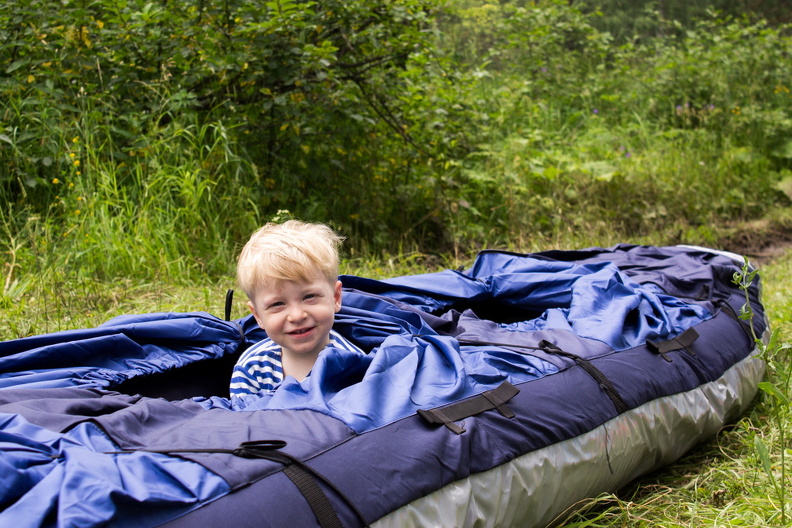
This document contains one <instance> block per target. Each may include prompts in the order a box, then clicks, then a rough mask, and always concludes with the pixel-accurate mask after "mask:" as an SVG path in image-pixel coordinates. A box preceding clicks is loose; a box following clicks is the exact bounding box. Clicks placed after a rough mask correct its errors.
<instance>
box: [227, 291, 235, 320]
mask: <svg viewBox="0 0 792 528" xmlns="http://www.w3.org/2000/svg"><path fill="white" fill-rule="evenodd" d="M233 304H234V290H228V291H226V297H225V320H226V321H230V320H231V307H232V306H233Z"/></svg>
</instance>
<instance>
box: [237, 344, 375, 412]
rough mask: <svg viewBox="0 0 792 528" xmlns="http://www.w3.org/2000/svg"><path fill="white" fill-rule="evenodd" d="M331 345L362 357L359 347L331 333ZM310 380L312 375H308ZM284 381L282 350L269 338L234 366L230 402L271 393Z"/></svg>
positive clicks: (242, 356)
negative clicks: (247, 396)
mask: <svg viewBox="0 0 792 528" xmlns="http://www.w3.org/2000/svg"><path fill="white" fill-rule="evenodd" d="M330 344H331V345H333V346H335V347H336V348H341V349H344V350H349V351H350V352H356V353H358V354H363V351H362V350H360V349H359V348H358V347H356V346H355V345H353V344H352V343H350V342H349V341H347V340H346V339H344V338H343V337H342V336H341V334H339V333H338V332H336V331H335V330H330ZM309 376H310V373H309ZM282 381H283V364H282V363H281V346H280V345H279V344H277V343H275V341H273V340H272V339H270V338H269V337H267V338H265V339H263V340H261V341H259V342H258V343H256V344H255V345H253V346H252V347H250V348H248V349H247V350H245V352H243V353H242V355H241V356H240V357H239V359H238V360H237V363H236V365H235V366H234V372H233V374H232V375H231V387H230V393H231V398H232V399H233V398H235V397H240V396H246V395H251V394H258V393H260V392H262V391H263V392H272V391H274V390H275V389H276V388H278V385H280V384H281V382H282Z"/></svg>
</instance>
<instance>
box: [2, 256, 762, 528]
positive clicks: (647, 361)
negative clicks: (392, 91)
mask: <svg viewBox="0 0 792 528" xmlns="http://www.w3.org/2000/svg"><path fill="white" fill-rule="evenodd" d="M742 266H743V259H742V257H739V256H737V255H733V254H729V253H724V252H718V251H713V250H708V249H704V248H695V247H686V246H672V247H651V246H632V245H619V246H615V247H612V248H591V249H586V250H577V251H549V252H542V253H534V254H515V253H509V252H501V251H484V252H482V253H481V254H479V255H478V257H477V258H476V260H475V261H474V263H473V264H472V266H471V267H470V268H468V269H464V270H446V271H441V272H436V273H427V274H423V275H413V276H403V277H397V278H393V279H388V280H373V279H367V278H362V277H354V276H343V277H342V278H341V280H342V282H343V284H344V294H343V308H342V310H341V312H340V313H339V314H337V317H336V322H335V330H336V331H338V332H339V333H341V334H342V335H344V336H345V337H346V338H347V339H349V340H351V341H352V342H354V343H355V344H357V345H358V346H359V347H360V348H361V349H363V350H364V351H365V352H366V355H360V354H352V353H348V352H346V351H344V350H338V349H334V348H328V349H326V350H325V351H323V352H322V354H321V355H320V357H319V360H318V361H317V363H316V365H315V366H314V369H313V370H312V372H311V375H310V376H308V377H307V378H306V379H305V380H303V381H302V382H298V381H297V380H295V379H293V378H290V377H287V378H286V379H285V380H284V382H283V384H282V385H281V386H280V387H279V388H278V390H277V391H275V392H274V393H272V394H262V395H258V396H256V397H253V398H250V399H248V400H246V401H244V402H242V403H240V404H236V403H235V404H232V402H231V400H229V398H228V383H229V379H230V373H231V369H232V367H233V364H234V362H235V360H236V358H237V357H238V356H239V354H240V353H241V352H242V351H243V350H244V349H245V348H247V347H248V346H250V345H251V344H253V343H255V342H257V341H258V340H260V339H262V338H263V337H264V336H263V334H262V331H261V330H260V329H258V328H257V327H256V325H255V321H254V320H252V319H251V318H250V317H246V318H242V319H237V320H228V319H229V315H228V313H229V312H228V310H227V311H226V317H225V319H223V318H219V317H215V316H213V315H210V314H207V313H152V314H141V315H125V316H121V317H117V318H114V319H112V320H110V321H108V322H106V323H105V324H102V325H100V326H98V327H96V328H90V329H81V330H71V331H65V332H58V333H52V334H45V335H37V336H32V337H27V338H22V339H17V340H11V341H6V342H2V343H0V526H10V527H14V528H24V527H33V526H53V527H61V526H64V527H65V526H79V527H81V528H85V527H91V526H110V527H127V526H128V527H135V528H140V527H155V526H166V527H195V526H201V527H213V526H223V527H225V526H233V527H236V528H239V527H247V526H250V527H253V526H255V527H264V526H271V527H277V528H282V527H295V528H297V527H304V526H305V527H312V526H319V527H322V528H325V527H361V526H374V527H380V528H385V527H393V528H396V527H399V528H404V527H427V526H442V527H454V528H456V527H465V526H520V527H534V526H535V527H540V526H547V525H549V524H552V523H553V522H554V520H556V519H557V518H558V516H559V514H561V513H562V512H564V511H565V510H567V509H568V508H569V507H571V506H572V505H574V504H575V503H577V502H578V501H580V500H583V499H585V498H587V497H594V496H597V495H598V494H601V493H603V492H606V491H615V490H617V489H618V488H620V487H621V486H623V485H625V484H627V483H629V482H630V481H631V480H633V479H635V478H637V477H639V476H640V475H643V474H645V473H647V472H650V471H653V470H655V469H657V468H660V467H662V466H664V465H667V464H669V463H671V462H673V461H674V460H676V459H677V458H679V457H680V456H682V455H683V454H684V453H685V452H686V451H688V450H689V449H690V448H691V447H693V446H694V445H695V444H697V443H698V442H701V441H702V440H704V439H706V438H708V437H710V436H712V435H714V434H716V433H717V431H718V430H719V429H720V428H721V427H722V426H723V425H724V424H726V423H728V422H730V421H733V420H735V419H736V418H738V417H739V416H740V414H741V413H743V412H744V411H745V410H746V408H747V407H748V405H749V404H750V402H751V401H752V399H753V397H754V395H755V393H756V390H757V384H758V383H759V381H760V380H761V378H762V376H763V374H764V365H763V363H762V361H761V359H760V358H758V357H757V350H756V348H757V347H756V342H755V339H754V338H753V335H760V336H761V335H762V334H763V333H764V332H765V331H766V329H767V324H766V320H765V317H764V312H763V308H762V305H761V301H760V291H759V290H760V287H759V279H758V277H757V278H756V280H754V282H753V283H752V284H751V286H750V288H749V289H748V290H747V294H748V296H747V298H748V300H749V302H750V305H751V309H752V310H753V312H754V318H753V322H752V324H753V328H751V327H750V326H749V323H748V322H747V321H745V320H744V319H743V318H741V317H740V313H741V310H742V308H743V306H744V304H745V303H746V292H744V291H742V290H740V289H739V288H738V287H737V286H736V285H735V284H734V281H733V278H734V275H735V273H736V272H739V271H740V270H741V267H742Z"/></svg>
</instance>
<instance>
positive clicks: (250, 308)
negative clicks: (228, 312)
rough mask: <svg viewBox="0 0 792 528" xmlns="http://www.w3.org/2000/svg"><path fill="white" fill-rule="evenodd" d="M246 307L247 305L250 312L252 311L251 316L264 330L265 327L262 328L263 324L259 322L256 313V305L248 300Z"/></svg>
mask: <svg viewBox="0 0 792 528" xmlns="http://www.w3.org/2000/svg"><path fill="white" fill-rule="evenodd" d="M247 307H248V309H249V310H250V313H252V314H253V318H254V319H255V320H256V322H257V323H258V325H259V328H261V329H262V330H264V329H265V328H264V326H262V324H261V318H260V317H259V315H258V313H256V306H255V305H254V304H253V303H252V302H250V301H248V303H247Z"/></svg>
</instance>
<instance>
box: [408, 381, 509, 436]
mask: <svg viewBox="0 0 792 528" xmlns="http://www.w3.org/2000/svg"><path fill="white" fill-rule="evenodd" d="M518 392H520V389H518V388H517V387H515V386H514V385H512V384H511V383H509V382H508V381H504V382H503V383H501V384H500V385H499V386H498V387H496V388H494V389H492V390H489V391H486V392H483V393H481V394H478V395H476V396H474V397H472V398H469V399H467V400H463V401H460V402H457V403H452V404H450V405H445V406H442V407H435V408H434V409H418V415H419V416H420V417H421V418H423V419H424V420H426V422H428V423H430V424H440V425H445V426H446V427H448V428H449V429H450V430H451V431H453V432H454V433H456V434H462V433H464V432H465V428H464V427H462V426H461V425H459V424H456V423H455V422H457V421H459V420H461V419H463V418H469V417H471V416H475V415H477V414H481V413H483V412H484V411H489V410H492V409H496V410H497V411H498V412H499V413H500V414H501V415H502V416H505V417H506V418H514V416H515V414H514V411H512V410H511V409H510V408H509V406H507V405H506V402H508V401H509V400H511V399H512V398H513V397H514V396H516V395H517V393H518Z"/></svg>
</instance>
